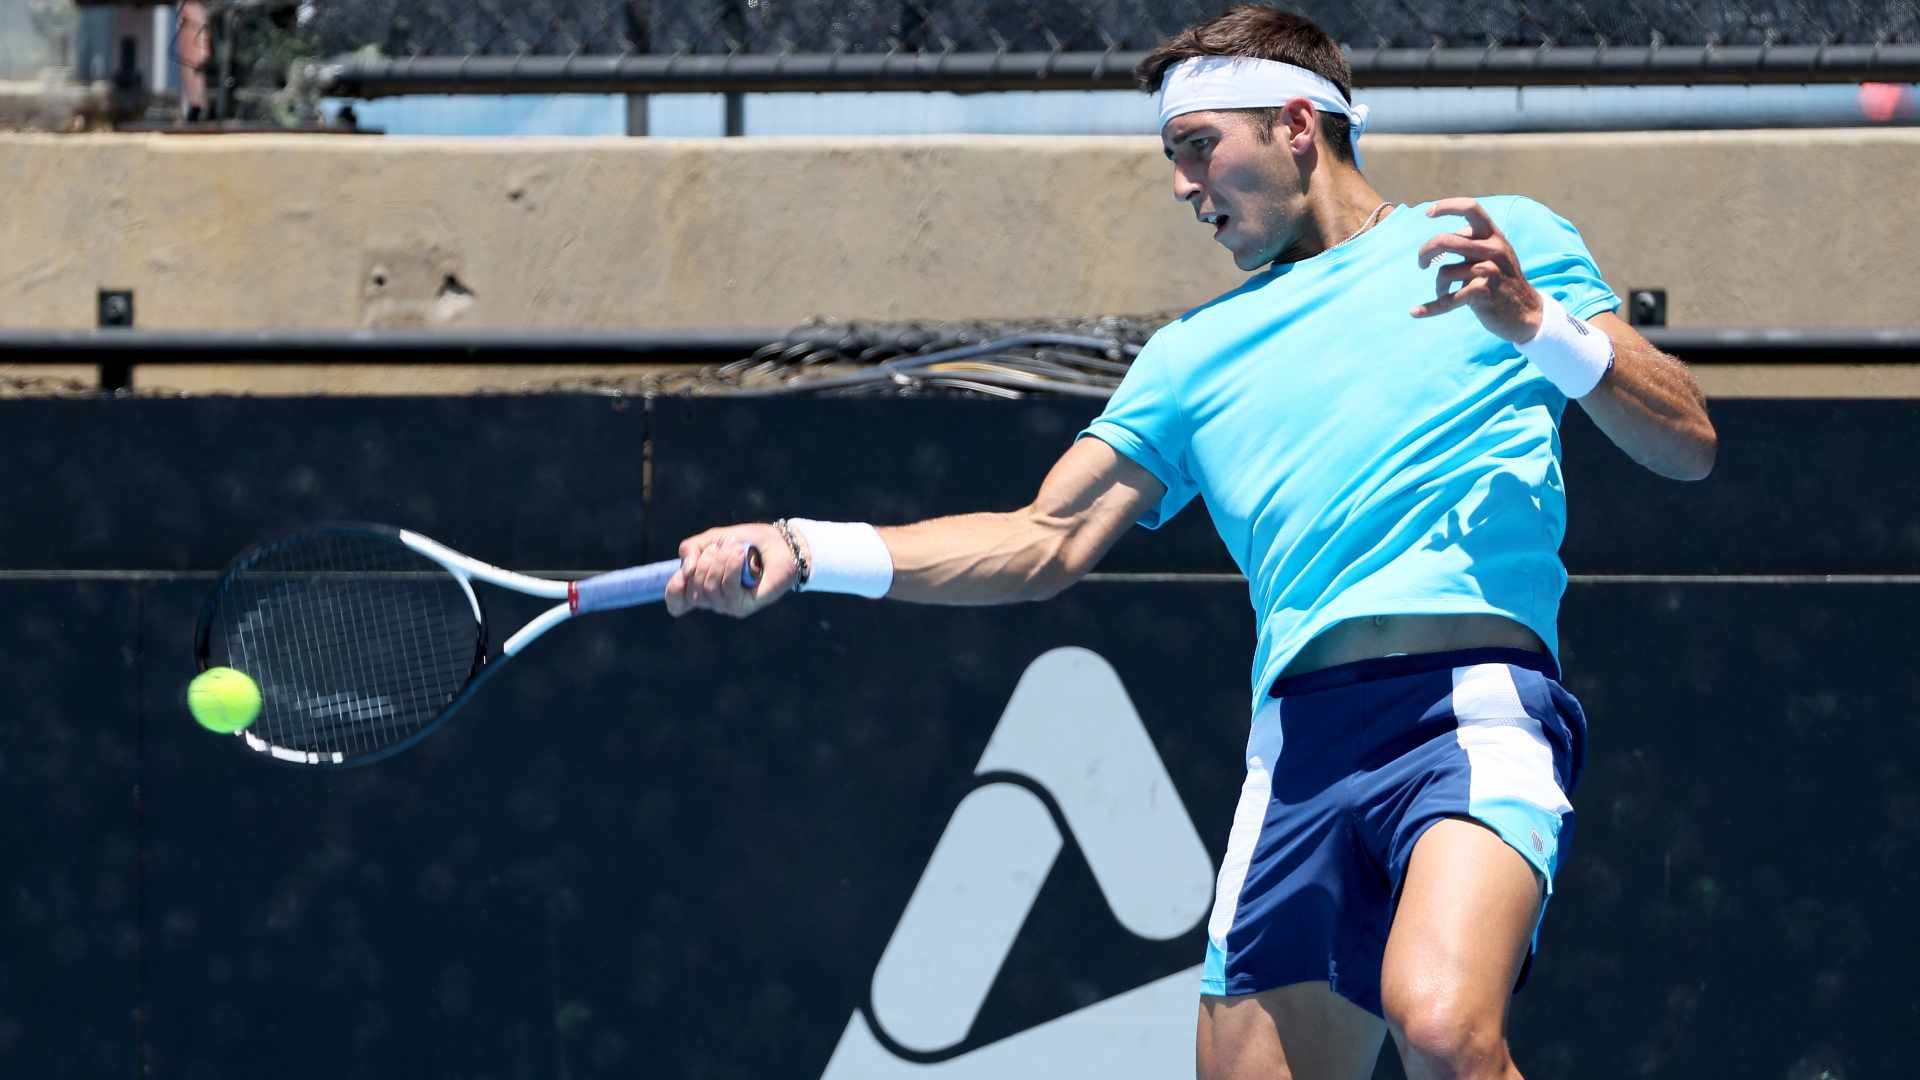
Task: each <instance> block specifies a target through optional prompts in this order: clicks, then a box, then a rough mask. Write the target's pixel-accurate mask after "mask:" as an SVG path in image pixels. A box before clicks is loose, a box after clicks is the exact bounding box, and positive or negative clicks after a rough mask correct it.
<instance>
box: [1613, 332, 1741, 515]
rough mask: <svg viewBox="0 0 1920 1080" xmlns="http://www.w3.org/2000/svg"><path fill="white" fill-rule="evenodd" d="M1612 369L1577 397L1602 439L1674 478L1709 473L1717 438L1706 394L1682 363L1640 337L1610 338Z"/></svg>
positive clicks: (1657, 471) (1697, 478) (1686, 478)
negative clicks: (1708, 414)
mask: <svg viewBox="0 0 1920 1080" xmlns="http://www.w3.org/2000/svg"><path fill="white" fill-rule="evenodd" d="M1610 336H1612V337H1613V343H1614V363H1613V370H1611V371H1609V372H1607V375H1606V377H1605V378H1603V379H1601V380H1600V385H1598V386H1596V387H1594V388H1593V390H1592V391H1591V392H1590V393H1588V394H1586V395H1585V396H1583V397H1581V398H1580V399H1579V402H1580V407H1581V408H1583V409H1585V410H1586V411H1587V415H1588V416H1590V417H1592V418H1593V422H1594V425H1595V426H1597V427H1598V428H1599V429H1600V430H1601V431H1602V432H1603V433H1605V434H1606V436H1607V438H1609V439H1611V440H1613V442H1614V444H1615V445H1617V446H1619V447H1620V449H1622V450H1623V451H1625V452H1626V454H1627V456H1629V457H1631V458H1633V460H1635V461H1637V462H1639V463H1640V464H1641V465H1643V466H1645V467H1646V468H1648V469H1650V470H1652V471H1653V472H1656V473H1659V474H1660V475H1661V476H1666V477H1671V478H1673V479H1675V480H1699V479H1702V478H1704V477H1705V476H1706V475H1707V474H1708V473H1709V472H1711V471H1713V461H1714V456H1715V454H1716V452H1717V449H1718V440H1717V437H1716V436H1715V434H1714V430H1713V423H1712V421H1711V420H1709V419H1708V418H1707V401H1706V395H1704V394H1702V393H1701V392H1700V386H1699V384H1698V383H1696V382H1695V381H1694V378H1693V375H1692V374H1691V373H1690V372H1688V371H1687V368H1686V365H1685V364H1682V363H1681V362H1680V361H1679V360H1677V359H1675V358H1674V357H1672V356H1669V355H1667V354H1666V353H1663V352H1661V351H1660V350H1659V349H1657V348H1655V347H1654V346H1653V345H1651V344H1650V343H1648V342H1647V341H1646V340H1645V339H1644V338H1639V336H1638V335H1637V334H1636V335H1633V336H1632V337H1631V338H1628V339H1626V340H1623V339H1622V337H1620V336H1614V335H1610Z"/></svg>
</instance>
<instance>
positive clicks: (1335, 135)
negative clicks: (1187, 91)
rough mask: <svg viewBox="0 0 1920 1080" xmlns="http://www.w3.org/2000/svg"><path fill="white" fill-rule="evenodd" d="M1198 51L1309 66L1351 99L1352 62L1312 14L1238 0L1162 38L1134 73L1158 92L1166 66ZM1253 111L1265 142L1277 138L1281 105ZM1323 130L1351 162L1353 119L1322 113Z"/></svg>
mask: <svg viewBox="0 0 1920 1080" xmlns="http://www.w3.org/2000/svg"><path fill="white" fill-rule="evenodd" d="M1196 56H1250V57H1254V58H1257V59H1260V60H1278V61H1279V62H1281V63H1283V64H1292V65H1293V66H1295V67H1300V68H1306V69H1307V70H1308V71H1311V72H1313V73H1314V74H1315V75H1318V76H1320V77H1322V78H1324V79H1326V80H1327V81H1328V82H1331V83H1332V84H1333V85H1335V86H1337V87H1339V88H1340V96H1341V97H1343V98H1345V99H1346V100H1347V101H1349V102H1351V101H1352V100H1353V65H1351V64H1349V63H1347V56H1346V54H1345V53H1343V52H1341V51H1340V43H1339V42H1337V41H1335V40H1333V38H1332V36H1331V35H1329V34H1328V33H1327V32H1326V31H1325V30H1322V29H1320V27H1319V26H1318V25H1317V24H1316V23H1314V21H1313V20H1311V19H1308V18H1306V17H1305V16H1302V15H1295V14H1293V13H1292V12H1290V11H1281V10H1280V9H1279V8H1270V7H1265V6H1262V5H1260V4H1239V5H1236V6H1235V7H1231V8H1228V9H1227V11H1226V12H1225V13H1224V14H1222V15H1218V16H1215V17H1214V18H1211V19H1208V20H1207V21H1206V22H1203V23H1196V24H1195V25H1193V26H1189V27H1187V28H1186V29H1185V30H1182V31H1180V32H1179V33H1177V34H1175V35H1173V36H1172V37H1170V38H1168V39H1167V40H1165V41H1163V42H1161V43H1160V44H1159V45H1158V46H1156V47H1155V48H1154V50H1153V51H1152V52H1150V53H1148V54H1147V58H1146V59H1144V60H1142V61H1140V64H1139V66H1138V67H1136V68H1134V69H1133V76H1134V78H1136V79H1138V80H1139V81H1140V88H1141V89H1142V90H1145V91H1146V92H1147V93H1149V94H1152V93H1158V92H1159V90H1160V84H1161V82H1162V81H1164V80H1165V79H1166V77H1167V69H1168V68H1170V67H1172V66H1173V65H1175V64H1177V63H1179V62H1180V61H1182V60H1190V59H1192V58H1194V57H1196ZM1235 111H1246V112H1250V113H1252V114H1253V116H1254V127H1255V131H1256V132H1258V134H1259V136H1260V139H1261V141H1262V142H1266V141H1269V140H1271V139H1272V138H1273V128H1274V125H1275V124H1276V123H1278V122H1279V120H1280V110H1279V109H1277V108H1274V109H1248V110H1235ZM1320 131H1321V133H1322V134H1324V135H1326V137H1327V145H1328V146H1329V147H1330V148H1331V149H1332V150H1333V156H1334V157H1335V158H1337V159H1338V160H1340V161H1344V162H1347V163H1348V164H1352V163H1353V124H1352V123H1351V122H1350V121H1349V120H1348V119H1347V118H1346V117H1344V116H1342V115H1340V114H1338V113H1330V112H1326V111H1322V112H1321V113H1320Z"/></svg>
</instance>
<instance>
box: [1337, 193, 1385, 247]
mask: <svg viewBox="0 0 1920 1080" xmlns="http://www.w3.org/2000/svg"><path fill="white" fill-rule="evenodd" d="M1392 205H1393V200H1391V199H1389V200H1387V201H1386V202H1383V203H1381V204H1380V205H1379V206H1376V207H1374V208H1373V213H1371V214H1368V215H1367V220H1365V221H1363V222H1361V223H1360V227H1359V228H1357V229H1355V230H1353V231H1352V232H1350V233H1348V234H1347V240H1351V239H1353V238H1354V237H1356V236H1359V235H1360V234H1361V233H1363V232H1366V231H1367V230H1368V229H1371V228H1373V224H1374V219H1375V218H1377V217H1379V216H1380V211H1382V210H1385V209H1386V208H1387V207H1389V206H1392ZM1347 240H1342V241H1340V244H1344V243H1346V242H1347ZM1340 244H1335V245H1333V247H1330V248H1328V249H1327V250H1329V251H1331V250H1333V248H1337V247H1339V246H1340Z"/></svg>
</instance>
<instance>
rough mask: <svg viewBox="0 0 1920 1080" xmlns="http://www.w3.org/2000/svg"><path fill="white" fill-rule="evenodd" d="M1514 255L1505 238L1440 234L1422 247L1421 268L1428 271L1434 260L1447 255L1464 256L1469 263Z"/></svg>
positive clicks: (1507, 257) (1502, 258)
mask: <svg viewBox="0 0 1920 1080" xmlns="http://www.w3.org/2000/svg"><path fill="white" fill-rule="evenodd" d="M1512 253H1513V248H1511V247H1509V246H1508V245H1507V241H1506V238H1505V237H1503V236H1492V237H1484V238H1481V237H1472V236H1463V235H1461V234H1460V233H1440V234H1439V235H1437V236H1434V237H1433V238H1432V239H1429V240H1428V241H1427V242H1426V243H1424V244H1421V245H1420V268H1421V269H1422V270H1424V269H1426V268H1427V267H1428V266H1430V265H1432V263H1433V260H1435V259H1437V258H1439V257H1440V256H1442V255H1447V254H1453V255H1460V256H1463V257H1464V258H1465V259H1466V260H1467V261H1468V262H1480V261H1482V260H1486V259H1492V260H1506V259H1509V258H1510V257H1511V255H1512Z"/></svg>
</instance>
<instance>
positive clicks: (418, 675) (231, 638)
mask: <svg viewBox="0 0 1920 1080" xmlns="http://www.w3.org/2000/svg"><path fill="white" fill-rule="evenodd" d="M208 638H209V643H208V662H209V663H210V664H225V665H226V666H230V667H235V668H238V669H240V670H241V671H244V672H246V673H247V674H248V675H250V676H252V677H253V679H254V681H255V682H256V683H258V684H259V686H260V690H261V701H262V704H261V710H260V717H259V719H257V720H256V721H255V722H254V725H253V727H252V728H251V729H249V731H250V734H252V735H253V736H254V737H257V738H259V739H261V740H263V741H265V742H267V743H269V744H271V745H272V746H276V747H282V748H285V749H288V750H295V751H301V752H313V753H319V754H321V755H324V756H328V757H332V756H334V755H339V757H340V759H352V758H355V757H359V756H362V755H365V754H368V753H371V752H374V751H378V750H381V749H383V748H385V747H388V746H392V745H393V744H395V743H398V742H401V741H404V740H406V739H408V738H411V737H413V736H414V735H416V734H418V733H419V732H421V731H422V730H424V729H425V728H426V727H427V726H428V725H430V724H431V723H432V722H433V721H434V719H435V718H436V717H437V716H438V715H439V714H440V713H441V712H442V710H444V709H445V708H446V707H447V705H448V704H450V703H451V702H452V700H453V698H454V696H455V695H457V694H458V693H459V691H460V688H461V687H462V686H463V685H464V684H465V682H466V681H467V678H468V677H469V676H470V675H471V674H472V672H473V668H474V663H475V658H476V655H477V652H478V648H479V642H480V625H479V623H478V621H477V620H476V619H475V618H474V611H473V607H472V604H471V602H470V600H469V599H468V596H467V593H466V590H464V589H463V588H462V587H461V586H460V584H459V582H458V581H456V580H455V579H454V578H453V577H452V576H451V575H449V574H448V573H446V572H445V571H444V570H442V569H441V568H440V567H439V566H438V565H436V564H434V563H433V562H431V561H429V560H428V559H426V558H424V557H423V556H420V555H418V554H416V553H414V552H413V551H411V550H410V549H408V548H406V547H405V546H404V545H402V544H400V543H399V542H398V541H397V540H395V539H393V538H391V537H388V536H384V535H381V534H378V533H361V532H353V531H346V530H331V531H324V532H316V533H308V534H304V535H302V536H299V537H296V538H294V539H292V540H289V541H286V542H283V543H281V544H278V545H272V546H269V547H266V548H263V549H260V550H258V551H256V552H255V553H254V554H253V555H252V556H251V557H249V558H248V559H247V560H245V561H244V562H243V563H242V564H241V565H239V566H237V567H235V568H234V569H233V570H231V571H229V573H228V576H227V578H226V579H225V580H224V581H223V583H222V586H221V588H220V589H219V592H218V595H217V598H216V601H215V608H214V611H213V613H212V616H211V618H210V621H209V635H208Z"/></svg>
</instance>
